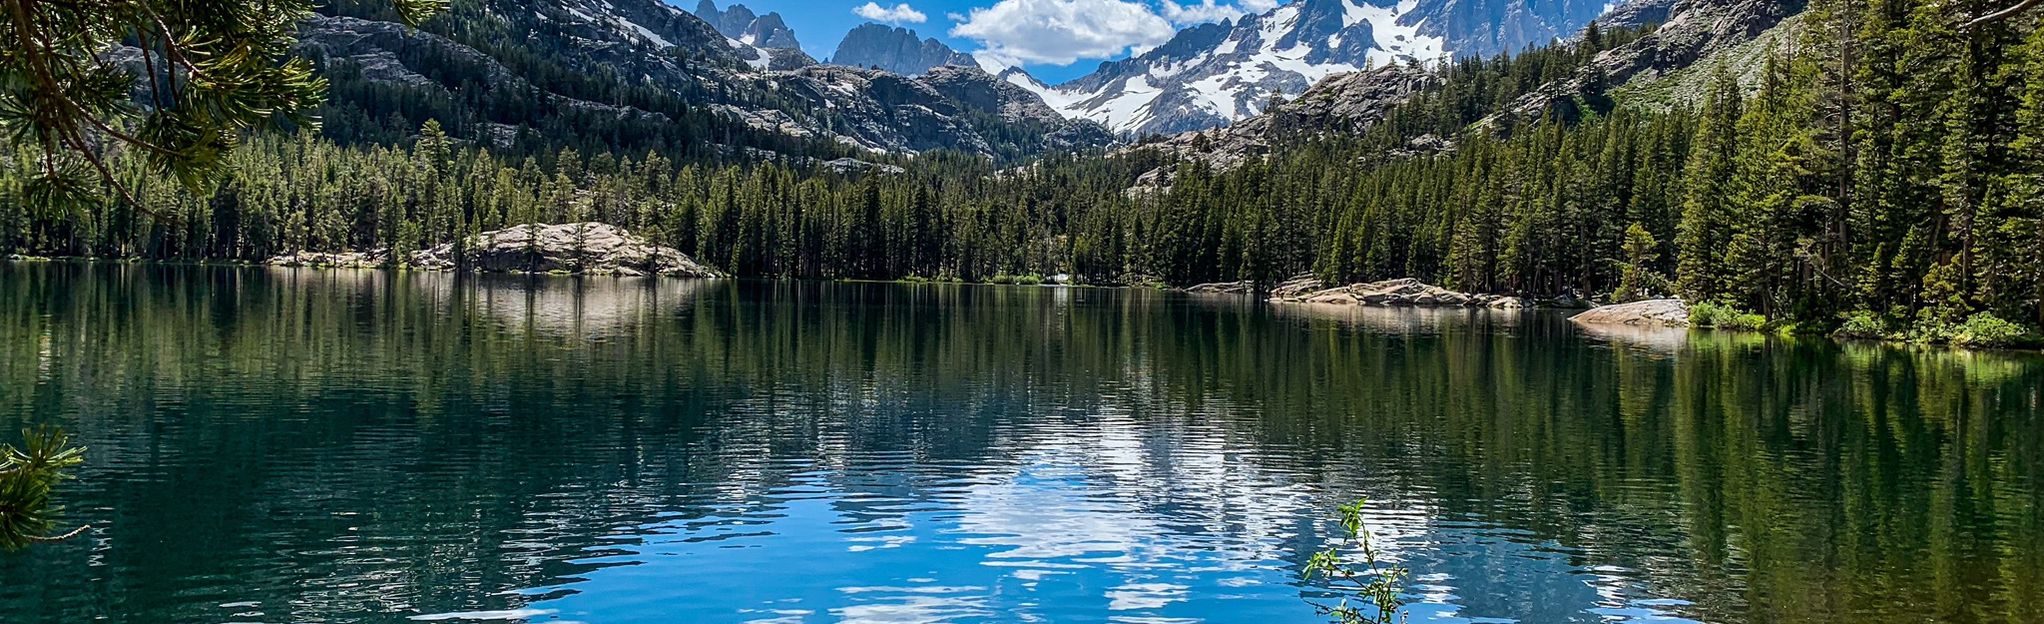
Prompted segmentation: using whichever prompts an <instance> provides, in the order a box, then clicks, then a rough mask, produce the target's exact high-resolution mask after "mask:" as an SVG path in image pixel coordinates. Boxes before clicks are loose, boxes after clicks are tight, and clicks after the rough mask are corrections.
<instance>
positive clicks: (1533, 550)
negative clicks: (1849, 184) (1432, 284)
mask: <svg viewBox="0 0 2044 624" xmlns="http://www.w3.org/2000/svg"><path fill="white" fill-rule="evenodd" d="M0 349H4V353H0V427H4V429H5V430H6V431H13V430H17V429H19V428H20V425H22V424H24V423H27V422H56V423H61V424H63V425H64V426H66V427H68V428H69V429H70V430H71V431H73V432H74V433H76V434H77V435H78V436H79V437H80V438H81V440H82V441H83V442H84V443H85V444H87V445H89V446H90V447H91V453H90V460H91V463H90V465H89V466H88V467H87V468H86V469H85V470H83V471H82V472H81V474H80V477H81V478H80V479H79V480H78V481H76V482H74V483H72V484H71V486H70V488H69V489H68V490H67V491H66V493H65V500H66V502H67V503H68V505H69V511H68V517H69V518H70V519H71V520H72V521H74V522H77V523H90V524H91V525H92V526H93V529H92V530H91V532H90V533H89V535H88V536H86V537H84V538H81V539H78V540H74V541H72V542H68V543H64V544H59V545H55V546H50V547H46V548H41V549H36V550H33V551H30V552H28V553H24V554H18V555H11V556H10V555H0V622H6V623H9V624H14V623H20V622H84V621H96V620H97V621H112V622H152V623H154V622H258V621H260V622H388V621H406V620H408V619H418V620H435V621H437V620H456V621H460V620H487V619H494V620H499V621H503V620H529V621H535V622H544V621H576V622H590V623H604V622H935V621H959V622H1021V621H1036V622H1187V621H1205V622H1258V623H1273V624H1274V623H1283V622H1301V623H1303V622H1315V621H1320V620H1319V619H1318V618H1316V617H1315V616H1314V614H1313V611H1312V609H1311V608H1309V607H1308V606H1307V605H1306V604H1305V603H1304V602H1302V600H1301V597H1302V596H1309V595H1317V594H1318V592H1319V591H1320V589H1319V588H1317V587H1314V586H1312V585H1311V584H1305V583H1301V582H1299V581H1298V570H1299V568H1300V566H1301V565H1302V564H1303V562H1304V561H1305V559H1306V557H1307V556H1308V555H1309V554H1310V553H1311V552H1312V551H1313V550H1315V549H1317V548H1319V547H1320V546H1321V545H1322V544H1323V543H1324V540H1325V538H1326V534H1327V533H1328V531H1329V529H1331V527H1330V526H1329V524H1328V523H1327V522H1326V521H1325V514H1326V512H1328V511H1329V510H1331V509H1332V508H1333V506H1334V505H1335V504H1337V503H1338V502H1341V501H1345V500H1349V499H1353V498H1355V497H1359V496H1368V497H1370V498H1371V499H1373V500H1374V501H1375V502H1374V503H1373V504H1372V507H1371V512H1370V521H1371V522H1372V524H1373V525H1374V527H1375V528H1376V530H1377V532H1378V534H1379V536H1380V539H1381V540H1382V542H1383V543H1384V545H1385V547H1386V549H1387V550H1388V551H1390V552H1391V553H1392V555H1393V556H1394V557H1395V558H1397V559H1399V560H1400V561H1402V562H1404V563H1405V564H1406V565H1409V566H1410V567H1412V568H1413V570H1414V572H1415V579H1414V582H1413V584H1412V586H1411V587H1410V589H1409V592H1408V598H1409V599H1410V600H1411V601H1412V602H1413V605H1412V606H1411V607H1410V609H1409V611H1410V613H1411V614H1412V615H1413V616H1414V619H1415V620H1416V621H1441V622H1502V621H1518V622H1528V623H1545V622H1611V621H1639V622H1649V621H1706V622H1826V623H1828V622H1837V623H1859V622H1926V621H1948V622H2044V507H2040V505H2039V501H2040V498H2044V422H2040V412H2044V408H2040V403H2044V358H2039V357H2037V356H2034V355H2028V354H2011V353H1968V352H1958V351H1946V350H1934V349H1904V348H1894V347H1887V346H1876V345H1839V344H1835V343H1832V342H1829V341H1821V340H1784V339H1771V340H1770V339H1762V338H1759V337H1755V336H1750V335H1733V334H1708V333H1698V334H1693V335H1692V334H1684V333H1681V332H1674V333H1669V332H1616V333H1589V332H1585V331H1584V330H1583V329H1580V328H1577V327H1575V326H1572V325H1570V324H1569V323H1567V322H1566V321H1565V320H1563V319H1562V318H1560V317H1559V316H1556V315H1551V314H1541V313H1528V314H1517V313H1512V314H1500V313H1489V312H1468V311H1461V310H1455V311H1441V312H1427V311H1413V310H1367V311H1356V310H1335V311H1308V310H1304V309H1298V308H1292V309H1272V308H1267V307H1263V306H1258V305H1252V304H1245V303H1242V302H1239V301H1231V300H1224V299H1203V298H1197V297H1188V296H1182V295H1171V294H1164V293H1154V292H1134V291H1112V290H1083V289H1081V290H1066V289H1050V288H1022V287H958V286H929V285H925V286H910V285H882V284H814V283H805V284H778V283H741V282H729V281H723V282H681V281H660V280H612V279H600V280H588V281H579V280H570V279H537V280H527V279H522V278H521V279H482V280H466V281H457V280H456V279H454V278H453V277H452V276H447V275H392V274H385V273H378V272H309V271H308V272H297V273H292V272H282V271H270V270H262V269H197V268H172V267H150V266H107V265H99V266H90V265H77V264H61V263H59V264H48V265H0Z"/></svg>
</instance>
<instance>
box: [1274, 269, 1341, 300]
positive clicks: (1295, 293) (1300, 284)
mask: <svg viewBox="0 0 2044 624" xmlns="http://www.w3.org/2000/svg"><path fill="white" fill-rule="evenodd" d="M1325 288H1327V284H1326V283H1324V282H1321V281H1320V278H1317V277H1313V276H1311V275H1296V276H1293V277H1292V278H1291V279H1288V280H1285V281H1283V282H1281V283H1279V284H1278V285H1277V287H1276V288H1272V289H1270V298H1272V299H1292V298H1296V297H1300V296H1304V295H1306V294H1308V293H1312V292H1316V291H1319V290H1323V289H1325Z"/></svg>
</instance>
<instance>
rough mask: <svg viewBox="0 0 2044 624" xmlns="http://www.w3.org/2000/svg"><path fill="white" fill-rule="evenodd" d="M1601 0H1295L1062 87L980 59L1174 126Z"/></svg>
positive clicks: (1207, 28)
mask: <svg viewBox="0 0 2044 624" xmlns="http://www.w3.org/2000/svg"><path fill="white" fill-rule="evenodd" d="M1605 2H1606V0H1557V1H1553V2H1534V1H1533V0H1296V1H1294V2H1291V3H1288V4H1284V5H1282V6H1279V7H1277V8H1275V9H1272V10H1271V11H1268V12H1265V13H1263V14H1260V15H1246V16H1243V17H1242V18H1241V19H1239V20H1231V21H1223V22H1218V23H1211V24H1203V25H1199V26H1194V27H1191V28H1187V29H1185V30H1182V31H1179V33H1178V35H1177V36H1176V37H1174V38H1172V39H1171V40H1170V41H1169V42H1166V43H1165V44H1164V45H1161V46H1157V47H1156V48H1153V49H1151V50H1148V51H1146V52H1144V53H1142V54H1139V55H1136V56H1134V57H1132V58H1128V59H1125V60H1120V61H1114V62H1109V63H1102V64H1101V65H1100V68H1099V69H1098V70H1096V71H1094V72H1093V73H1092V74H1089V75H1086V76H1083V77H1080V78H1078V79H1076V80H1073V81H1071V82H1067V83H1064V84H1061V85H1056V86H1050V85H1045V84H1043V83H1041V82H1038V81H1037V80H1035V79H1034V78H1032V77H1030V76H1029V75H1028V74H1026V73H1024V72H1021V71H1019V70H1012V69H1009V68H1004V67H999V66H997V65H992V64H991V63H989V62H986V61H984V60H982V66H983V67H986V69H987V70H988V71H990V72H996V73H999V74H1000V75H1001V76H1002V77H1003V78H1005V79H1006V80H1008V81H1009V82H1011V83H1014V84H1016V85H1018V86H1021V87H1023V88H1025V89H1029V90H1031V91H1033V92H1035V93H1037V94H1038V95H1039V96H1041V97H1042V98H1043V99H1044V101H1045V102H1046V103H1048V104H1050V106H1051V107H1052V108H1054V109H1056V110H1057V111H1058V112H1059V113H1060V114H1063V115H1066V116H1067V117H1071V118H1074V119H1089V120H1093V121H1097V122H1100V123H1102V124H1104V125H1106V126H1107V127H1108V128H1109V129H1111V130H1113V131H1115V132H1118V133H1122V134H1126V135H1143V134H1175V133H1180V132H1186V131H1192V130H1200V129H1204V128H1211V127H1214V126H1220V125H1225V124H1227V123H1230V122H1232V121H1235V120H1239V119H1244V118H1248V117H1251V116H1254V115H1256V114H1258V113H1260V112H1262V111H1264V110H1265V109H1266V108H1268V107H1269V106H1270V104H1271V103H1272V102H1274V101H1276V99H1277V98H1290V97H1295V96H1297V95H1299V94H1301V93H1304V92H1305V91H1306V89H1307V88H1308V87H1311V86H1312V85H1313V84H1314V83H1317V82H1319V81H1321V80H1322V79H1324V78H1327V77H1328V76H1332V75H1335V74H1340V73H1347V72H1354V71H1358V70H1362V69H1367V68H1371V67H1382V66H1384V65H1387V64H1391V63H1426V62H1430V61H1434V60H1437V59H1442V58H1446V57H1449V56H1465V55H1482V56H1487V55H1492V54H1497V53H1499V52H1505V51H1514V50H1518V49H1522V48H1524V47H1526V46H1528V45H1535V44H1543V43H1546V42H1548V41H1551V40H1553V39H1556V38H1560V37H1565V36H1567V35H1568V34H1570V33H1573V32H1575V31H1576V30H1577V29H1580V28H1581V27H1582V26H1584V25H1585V24H1588V23H1589V21H1590V20H1592V19H1595V18H1596V17H1597V15H1598V14H1600V13H1602V12H1603V11H1604V10H1605V8H1607V7H1606V3H1605Z"/></svg>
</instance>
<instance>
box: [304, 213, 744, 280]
mask: <svg viewBox="0 0 2044 624" xmlns="http://www.w3.org/2000/svg"><path fill="white" fill-rule="evenodd" d="M389 259H390V252H389V250H375V251H369V252H340V253H324V252H300V253H294V254H288V255H283V256H278V257H275V258H271V259H270V260H269V261H268V262H267V264H271V265H275V266H287V267H357V268H367V267H378V266H387V265H388V264H389ZM404 264H405V266H407V267H410V268H416V269H426V270H457V269H467V270H474V271H481V272H488V273H573V274H583V275H622V276H636V275H666V276H671V277H692V278H711V277H720V276H721V275H722V274H720V273H718V272H717V271H716V270H715V269H712V268H709V267H706V266H703V265H701V264H699V263H697V262H696V261H695V259H694V258H690V257H689V256H688V254H684V253H681V251H679V250H676V249H674V248H672V247H663V246H660V245H655V244H653V243H651V242H648V241H646V240H645V239H642V238H639V237H637V236H633V235H632V234H631V233H630V232H627V231H625V230H624V229H623V228H619V227H617V226H613V225H610V224H607V223H595V222H588V223H564V224H560V225H545V224H537V223H535V224H528V225H515V226H511V227H508V228H504V229H501V230H494V231H489V232H483V233H481V234H477V235H475V236H472V237H469V238H468V239H467V240H464V241H459V242H458V243H457V242H448V243H442V244H440V245H438V246H435V247H432V248H430V249H424V250H420V251H418V252H414V253H412V254H410V255H409V257H407V258H406V259H405V262H404Z"/></svg>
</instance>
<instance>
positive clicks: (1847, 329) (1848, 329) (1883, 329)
mask: <svg viewBox="0 0 2044 624" xmlns="http://www.w3.org/2000/svg"><path fill="white" fill-rule="evenodd" d="M1831 335H1833V336H1837V337H1840V338H1866V339H1879V338H1887V337H1888V324H1887V323H1883V322H1881V317H1879V316H1876V315H1875V314H1874V313H1872V312H1868V311H1866V310H1859V311H1855V312H1850V313H1847V314H1846V315H1845V323H1844V324H1842V325H1839V326H1838V331H1834V332H1831Z"/></svg>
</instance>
